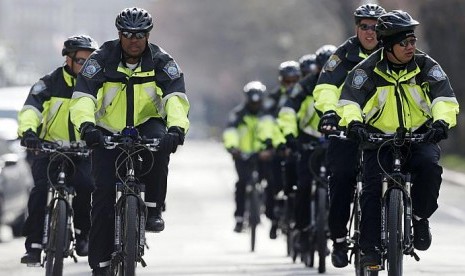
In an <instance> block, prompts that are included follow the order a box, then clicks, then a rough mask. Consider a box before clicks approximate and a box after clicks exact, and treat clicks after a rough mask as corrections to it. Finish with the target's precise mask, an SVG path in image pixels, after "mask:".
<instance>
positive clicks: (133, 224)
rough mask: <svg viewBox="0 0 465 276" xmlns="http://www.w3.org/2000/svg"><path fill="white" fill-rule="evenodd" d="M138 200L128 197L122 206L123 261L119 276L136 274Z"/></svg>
mask: <svg viewBox="0 0 465 276" xmlns="http://www.w3.org/2000/svg"><path fill="white" fill-rule="evenodd" d="M137 205H138V199H137V197H135V196H132V195H128V196H127V197H126V202H125V206H124V211H123V212H124V214H123V216H124V221H123V253H124V260H123V262H122V264H121V269H120V271H119V272H120V275H122V276H134V275H135V274H136V262H137V254H138V252H137V250H138V245H137V244H138V241H139V239H138V229H139V228H138V226H139V212H138V208H137Z"/></svg>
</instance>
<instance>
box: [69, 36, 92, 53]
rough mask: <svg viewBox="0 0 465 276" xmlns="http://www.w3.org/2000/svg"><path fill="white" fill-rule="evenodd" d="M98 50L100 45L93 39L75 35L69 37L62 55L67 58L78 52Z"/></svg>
mask: <svg viewBox="0 0 465 276" xmlns="http://www.w3.org/2000/svg"><path fill="white" fill-rule="evenodd" d="M97 48H98V43H97V41H95V40H94V39H93V38H91V37H90V36H87V35H75V36H70V37H68V38H67V39H66V40H65V42H64V43H63V50H61V55H63V56H66V55H69V54H70V53H74V52H76V51H78V50H89V51H95V50H97Z"/></svg>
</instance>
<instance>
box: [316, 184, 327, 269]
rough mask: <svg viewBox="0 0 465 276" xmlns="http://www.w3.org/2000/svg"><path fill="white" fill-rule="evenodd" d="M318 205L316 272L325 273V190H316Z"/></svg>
mask: <svg viewBox="0 0 465 276" xmlns="http://www.w3.org/2000/svg"><path fill="white" fill-rule="evenodd" d="M317 193H318V194H317V198H318V203H317V204H318V205H317V210H316V212H317V213H316V249H317V251H318V262H319V264H318V272H319V273H324V272H325V271H326V251H327V249H328V248H327V235H326V233H327V232H326V229H327V227H326V226H327V219H328V215H327V203H328V200H327V196H328V193H327V191H326V189H324V188H322V187H320V188H318V189H317Z"/></svg>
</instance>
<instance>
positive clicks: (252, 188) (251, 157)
mask: <svg viewBox="0 0 465 276" xmlns="http://www.w3.org/2000/svg"><path fill="white" fill-rule="evenodd" d="M241 158H242V159H243V160H246V161H249V163H250V164H251V174H250V179H249V181H247V184H246V190H245V212H244V221H245V222H246V223H247V226H248V228H249V229H250V250H251V251H252V252H254V251H255V244H256V236H257V226H258V225H259V224H260V222H261V220H260V216H261V214H262V209H263V208H262V205H263V204H262V197H263V186H262V184H261V179H260V175H259V172H258V158H259V156H258V154H257V153H252V154H246V153H242V154H241Z"/></svg>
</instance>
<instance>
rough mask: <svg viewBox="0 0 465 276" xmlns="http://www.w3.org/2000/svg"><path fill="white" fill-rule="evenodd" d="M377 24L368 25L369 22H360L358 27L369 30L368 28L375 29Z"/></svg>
mask: <svg viewBox="0 0 465 276" xmlns="http://www.w3.org/2000/svg"><path fill="white" fill-rule="evenodd" d="M375 26H376V25H368V24H360V25H358V27H359V28H360V30H362V31H368V30H372V31H375Z"/></svg>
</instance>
